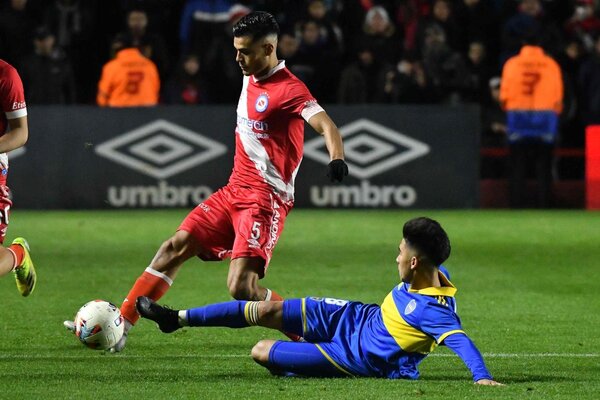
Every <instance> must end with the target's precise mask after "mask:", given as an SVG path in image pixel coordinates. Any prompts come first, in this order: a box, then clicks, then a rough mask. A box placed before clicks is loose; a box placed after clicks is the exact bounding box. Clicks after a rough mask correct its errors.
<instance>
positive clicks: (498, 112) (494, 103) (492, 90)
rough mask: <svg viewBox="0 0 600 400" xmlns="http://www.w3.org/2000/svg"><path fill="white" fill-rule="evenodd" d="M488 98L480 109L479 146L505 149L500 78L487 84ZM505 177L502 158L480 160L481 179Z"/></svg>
mask: <svg viewBox="0 0 600 400" xmlns="http://www.w3.org/2000/svg"><path fill="white" fill-rule="evenodd" d="M488 88H489V96H488V99H487V100H486V101H485V102H484V103H483V107H481V146H482V147H483V148H501V149H505V148H507V146H508V144H507V141H506V113H505V112H504V110H503V109H502V107H501V104H500V77H498V76H495V77H492V78H491V79H490V80H489V82H488ZM505 176H506V160H505V159H504V158H502V157H484V158H483V159H482V160H481V177H482V178H484V179H486V178H496V179H497V178H502V177H505Z"/></svg>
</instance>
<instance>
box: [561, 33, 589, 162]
mask: <svg viewBox="0 0 600 400" xmlns="http://www.w3.org/2000/svg"><path fill="white" fill-rule="evenodd" d="M584 56H585V50H584V48H583V45H582V43H581V41H580V40H579V39H578V38H576V37H571V38H568V39H567V41H566V42H565V46H564V48H563V49H562V51H561V52H560V54H559V55H558V57H557V62H558V64H559V65H560V69H561V71H562V76H563V87H564V96H563V97H564V98H563V112H562V115H561V124H560V126H561V127H560V132H561V134H560V135H559V140H560V145H561V147H583V145H584V140H583V139H584V135H583V132H584V129H583V125H582V124H581V118H580V112H579V110H578V109H579V107H580V105H579V104H578V103H579V101H578V99H577V96H578V90H577V78H578V76H579V70H580V67H581V63H582V61H583V59H584ZM561 161H562V160H561Z"/></svg>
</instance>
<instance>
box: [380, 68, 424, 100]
mask: <svg viewBox="0 0 600 400" xmlns="http://www.w3.org/2000/svg"><path fill="white" fill-rule="evenodd" d="M383 85H384V86H383V101H384V102H386V103H430V102H433V99H432V98H431V97H430V91H429V90H427V89H428V88H427V78H426V76H425V70H424V69H423V65H422V64H421V62H419V61H418V60H415V59H413V58H409V57H406V58H403V59H402V60H400V62H399V63H398V64H397V65H396V66H395V67H392V68H388V69H387V71H385V75H384V84H383Z"/></svg>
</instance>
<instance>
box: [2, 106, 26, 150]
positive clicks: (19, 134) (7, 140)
mask: <svg viewBox="0 0 600 400" xmlns="http://www.w3.org/2000/svg"><path fill="white" fill-rule="evenodd" d="M8 126H9V127H10V130H9V131H8V132H6V133H5V134H4V135H3V136H0V153H6V152H7V151H11V150H14V149H18V148H19V147H22V146H23V145H24V144H25V143H26V142H27V138H28V137H29V128H28V127H27V116H26V115H24V116H22V117H19V118H13V119H9V120H8Z"/></svg>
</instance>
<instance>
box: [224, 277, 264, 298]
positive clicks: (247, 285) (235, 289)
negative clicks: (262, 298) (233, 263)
mask: <svg viewBox="0 0 600 400" xmlns="http://www.w3.org/2000/svg"><path fill="white" fill-rule="evenodd" d="M227 286H228V288H229V294H230V295H231V297H233V298H234V299H236V300H259V299H258V293H257V290H256V288H254V287H253V285H252V283H251V282H249V281H248V280H246V279H240V278H239V277H234V278H233V279H230V280H229V282H227Z"/></svg>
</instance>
